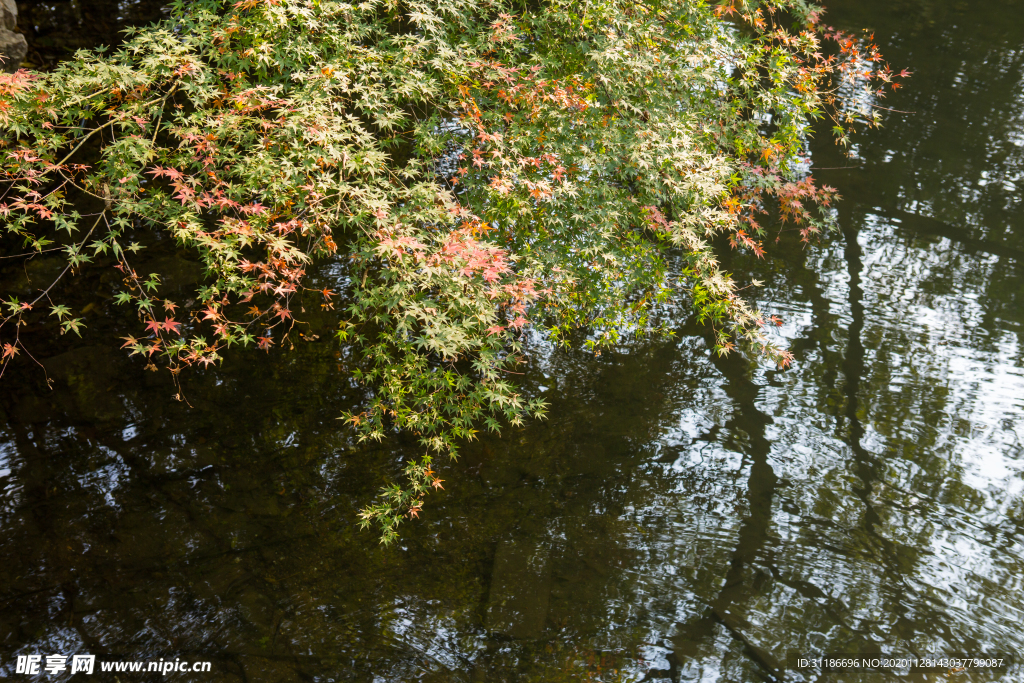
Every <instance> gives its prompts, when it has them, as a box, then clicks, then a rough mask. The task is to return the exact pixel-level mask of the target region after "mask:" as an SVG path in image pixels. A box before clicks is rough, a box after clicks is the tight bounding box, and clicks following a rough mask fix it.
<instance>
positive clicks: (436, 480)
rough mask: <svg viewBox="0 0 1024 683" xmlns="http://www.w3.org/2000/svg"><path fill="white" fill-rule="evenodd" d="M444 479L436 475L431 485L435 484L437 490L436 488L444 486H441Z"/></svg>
mask: <svg viewBox="0 0 1024 683" xmlns="http://www.w3.org/2000/svg"><path fill="white" fill-rule="evenodd" d="M442 481H444V479H438V478H437V477H434V480H433V481H432V482H430V485H431V486H433V487H434V489H435V490H436V489H443V488H444V487H443V486H441V482H442Z"/></svg>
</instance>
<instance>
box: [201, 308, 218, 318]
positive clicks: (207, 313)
mask: <svg viewBox="0 0 1024 683" xmlns="http://www.w3.org/2000/svg"><path fill="white" fill-rule="evenodd" d="M219 318H220V313H218V312H217V309H215V308H214V307H213V306H207V307H206V308H205V309H203V320H214V321H216V320H217V319H219Z"/></svg>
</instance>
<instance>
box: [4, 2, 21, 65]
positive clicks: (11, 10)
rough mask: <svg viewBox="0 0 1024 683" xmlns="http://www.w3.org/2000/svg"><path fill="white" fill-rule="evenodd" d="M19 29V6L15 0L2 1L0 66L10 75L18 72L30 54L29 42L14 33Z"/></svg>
mask: <svg viewBox="0 0 1024 683" xmlns="http://www.w3.org/2000/svg"><path fill="white" fill-rule="evenodd" d="M17 27H18V6H17V5H16V4H15V3H14V0H0V60H3V63H2V64H0V66H2V68H3V70H4V71H5V72H7V73H9V74H12V73H14V72H15V71H17V70H18V67H20V66H21V63H22V62H23V61H24V60H25V55H26V54H28V41H26V40H25V36H23V35H21V34H20V33H15V32H14V30H15V29H16V28H17Z"/></svg>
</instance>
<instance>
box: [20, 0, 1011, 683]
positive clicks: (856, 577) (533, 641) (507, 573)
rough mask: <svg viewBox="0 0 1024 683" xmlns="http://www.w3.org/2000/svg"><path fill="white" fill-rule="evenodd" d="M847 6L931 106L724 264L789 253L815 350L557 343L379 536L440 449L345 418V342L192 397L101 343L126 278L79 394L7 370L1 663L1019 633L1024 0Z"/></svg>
mask: <svg viewBox="0 0 1024 683" xmlns="http://www.w3.org/2000/svg"><path fill="white" fill-rule="evenodd" d="M63 4H64V5H67V7H77V6H78V5H75V4H74V3H63ZM83 6H85V5H84V3H83ZM22 7H23V10H22V11H23V15H25V16H27V15H28V14H29V10H31V9H32V8H31V7H29V6H28V4H27V3H25V4H23V5H22ZM33 7H36V8H37V9H38V6H35V5H33ZM119 7H120V6H119ZM126 7H128V5H126ZM122 9H123V8H122ZM39 11H40V12H41V13H42V10H39ZM40 16H42V14H40ZM830 19H831V21H832V22H833V23H835V24H837V25H839V26H842V27H847V28H861V27H870V28H872V29H874V30H875V31H876V38H877V40H878V42H879V44H880V45H881V47H882V49H883V52H884V53H885V54H886V56H887V57H888V58H889V59H890V60H891V61H892V63H893V64H894V65H897V66H898V68H901V67H903V66H908V67H910V68H911V69H912V70H913V71H914V72H915V75H914V77H913V79H912V80H911V81H910V82H909V84H908V87H907V88H906V89H905V90H903V91H901V92H900V94H899V96H898V97H893V98H890V99H888V100H886V101H885V102H883V103H882V104H884V105H885V106H888V107H892V108H895V109H899V110H902V111H908V112H914V113H913V114H897V113H887V116H886V125H885V128H884V129H882V130H879V131H873V132H870V133H868V134H866V135H864V136H862V137H861V138H860V139H859V142H858V144H857V146H856V147H855V148H854V150H853V151H854V156H853V158H851V159H846V158H843V157H842V155H841V154H839V153H837V152H836V151H835V150H833V149H831V148H829V147H828V146H827V145H825V144H824V143H822V144H821V145H819V146H818V147H817V148H816V149H815V153H814V154H815V156H814V158H815V164H816V165H817V166H819V167H822V168H824V169H832V168H834V167H847V168H843V169H840V170H821V171H820V172H819V176H820V177H821V179H822V180H824V181H826V182H828V183H829V184H832V185H834V186H836V187H838V188H839V190H840V192H841V193H842V194H843V196H844V201H843V202H842V204H841V205H840V207H839V212H840V219H841V224H842V232H841V234H837V235H834V236H833V237H831V238H830V239H828V240H826V241H825V242H824V243H823V244H822V245H821V246H820V247H817V248H814V249H803V248H801V247H800V246H798V245H796V244H792V243H789V242H786V241H783V243H782V244H781V245H779V247H778V249H777V250H776V253H777V255H778V258H777V259H776V260H774V261H772V262H771V263H770V264H768V265H766V264H764V263H755V262H751V261H748V260H742V261H737V262H735V263H732V264H729V265H730V267H731V268H733V269H734V270H735V271H736V272H739V273H747V274H748V276H754V277H758V278H761V279H764V280H766V281H767V282H768V283H769V286H768V287H767V288H766V290H763V291H764V292H765V294H764V303H765V304H766V306H767V307H770V308H771V309H772V310H773V311H776V312H780V311H781V312H782V313H784V314H785V315H786V318H787V320H788V323H787V324H786V326H785V327H784V328H783V333H784V334H785V336H786V338H787V342H788V344H789V346H790V348H791V349H792V350H793V351H794V352H795V354H796V361H795V364H794V368H793V369H792V370H790V371H787V372H776V371H774V370H770V369H765V368H755V367H752V366H750V365H749V364H747V363H745V362H743V361H741V360H739V359H730V360H728V361H722V360H719V359H717V358H712V357H709V355H708V354H707V350H706V348H707V346H706V341H705V338H704V337H703V336H702V335H701V333H700V330H699V329H697V328H696V327H694V326H693V325H692V323H690V322H688V321H686V320H683V319H680V321H679V322H678V325H677V332H678V333H679V336H678V337H677V340H676V341H672V342H658V343H649V344H646V345H640V346H635V347H630V348H624V349H621V350H620V352H618V353H613V354H605V355H604V356H602V357H600V358H596V359H595V358H592V357H589V356H586V355H585V354H574V353H563V352H553V351H550V350H547V349H545V348H544V347H543V345H538V346H537V348H536V349H535V351H536V354H535V362H534V363H533V364H532V365H531V367H530V370H529V372H528V374H527V375H526V376H525V377H524V379H523V382H524V385H525V386H526V387H527V389H528V391H530V392H532V393H535V394H542V395H544V396H545V397H546V398H547V400H549V401H550V403H551V417H550V419H549V420H547V421H544V422H539V423H533V424H528V425H526V426H525V427H523V428H522V429H507V430H506V431H505V432H504V434H503V436H502V437H501V438H496V437H489V438H484V439H483V440H482V441H481V442H479V443H477V444H474V445H472V446H470V447H468V448H467V449H466V453H465V456H464V457H463V458H462V459H461V460H460V461H459V462H458V463H457V464H454V465H450V466H445V468H444V471H443V473H442V477H443V478H444V479H445V480H446V490H445V491H443V492H439V493H438V494H436V495H432V496H431V497H430V499H429V502H428V506H427V509H426V510H425V511H424V513H423V515H422V519H421V520H420V521H418V522H416V523H413V524H410V525H407V526H406V527H405V532H404V535H403V537H402V542H401V543H400V544H399V545H398V547H394V548H392V549H390V550H382V549H380V548H378V547H377V545H376V539H375V538H374V537H373V536H372V535H371V534H369V533H364V532H360V531H358V530H357V529H356V528H355V525H354V522H355V513H356V511H357V510H358V508H359V507H361V506H362V505H364V504H365V503H366V502H367V501H368V500H370V499H371V497H372V496H373V495H374V494H375V493H376V491H377V489H378V487H379V486H380V485H381V483H382V482H383V481H385V480H386V479H387V478H389V477H394V476H395V475H396V473H397V472H398V471H399V469H400V467H401V460H402V458H403V457H409V456H412V455H416V454H418V451H417V449H416V448H415V446H414V444H412V443H406V442H404V441H402V440H400V439H397V440H395V441H393V442H391V443H386V444H383V445H382V446H381V447H379V448H376V449H366V448H357V447H355V446H354V445H353V444H352V442H351V440H350V435H349V434H347V433H346V432H345V431H344V430H342V429H341V428H340V423H339V422H338V421H337V420H336V419H335V418H336V417H337V415H338V413H339V411H340V409H341V408H343V407H344V406H347V405H350V404H351V403H352V402H353V401H356V400H358V398H359V395H360V394H359V390H358V389H356V388H354V387H353V386H351V385H350V384H349V382H348V380H347V377H346V374H345V369H346V363H348V362H349V361H348V358H347V357H345V356H344V354H341V353H339V351H338V349H337V348H336V347H335V346H334V345H332V344H330V343H323V342H320V341H316V342H311V343H302V344H300V345H297V346H296V348H295V349H294V351H292V352H291V353H287V354H284V355H271V356H270V357H266V356H263V355H262V354H253V355H249V356H244V355H239V356H236V357H234V358H233V359H231V360H230V361H229V362H228V363H226V364H225V366H224V367H223V368H222V369H221V370H218V371H216V372H212V371H211V372H205V373H194V374H192V375H191V376H189V377H188V378H187V380H186V382H185V392H184V393H185V397H186V398H187V401H188V404H187V405H186V404H185V403H183V402H179V401H177V400H175V399H174V395H175V393H176V390H175V389H174V387H173V386H172V385H171V384H170V382H169V380H168V378H167V377H166V376H165V373H151V372H145V371H144V370H142V369H141V367H139V365H137V364H135V363H132V362H129V361H127V360H126V359H124V358H123V357H122V356H121V355H120V354H119V352H118V351H117V350H116V349H114V348H111V347H110V346H109V341H105V340H107V339H108V337H109V331H110V330H109V329H107V328H105V327H104V326H105V325H107V324H108V323H107V322H106V321H107V320H108V319H110V318H111V315H110V313H109V311H110V310H113V309H111V308H110V304H109V302H108V300H107V297H109V291H110V285H109V284H106V283H102V282H101V283H99V284H98V285H97V289H96V291H95V293H90V292H87V291H86V292H82V293H80V296H81V297H84V298H86V299H88V298H89V297H92V299H93V301H92V303H93V304H94V305H93V307H92V309H91V313H89V314H87V315H88V316H89V319H88V322H89V324H90V326H91V327H90V330H89V331H88V332H87V333H86V338H85V340H84V341H83V342H82V344H81V345H80V346H78V347H77V348H74V349H73V350H70V351H69V350H66V349H57V348H54V349H52V351H53V353H52V354H51V356H52V358H51V360H49V361H47V369H48V372H49V375H50V377H51V378H52V379H53V380H54V389H53V390H52V391H49V390H47V389H46V388H45V386H44V385H43V384H42V382H41V380H40V378H39V373H38V372H36V373H32V372H30V371H29V370H28V369H25V370H24V372H23V374H22V375H13V376H12V378H5V384H4V390H3V394H2V395H0V490H2V498H0V557H2V558H3V562H2V563H0V674H2V673H6V674H7V675H14V674H13V670H14V669H13V664H12V660H11V658H12V657H13V656H15V655H17V654H32V653H36V654H44V655H45V654H51V653H64V654H71V653H73V652H82V653H94V654H95V653H99V654H109V655H111V656H116V655H120V656H123V657H124V658H126V659H138V660H143V659H153V660H155V659H159V658H165V659H174V658H181V659H183V660H190V661H192V660H209V661H211V662H212V671H211V673H208V674H201V675H200V674H195V675H193V674H177V677H176V678H175V676H174V675H171V676H169V677H168V678H169V679H171V680H196V681H232V682H234V681H247V682H257V681H259V682H262V681H268V682H269V681H274V682H276V681H366V682H367V683H369V682H371V681H372V682H377V681H407V680H422V681H431V682H433V681H437V682H442V681H444V682H448V681H452V682H455V681H563V680H564V681H579V680H607V681H617V680H624V681H625V680H640V679H643V678H645V677H646V679H647V680H653V679H670V680H673V681H707V682H732V681H735V682H743V681H760V680H770V677H771V676H772V668H773V667H779V666H783V667H784V666H785V663H786V657H787V653H789V652H793V651H800V652H805V653H816V654H821V653H843V652H851V653H856V652H892V653H918V654H925V653H946V654H954V653H975V652H990V653H1006V654H1010V655H1019V656H1020V655H1024V627H1022V626H1021V617H1022V610H1024V586H1022V581H1024V444H1022V438H1024V345H1022V341H1024V340H1022V329H1024V328H1022V325H1024V214H1022V208H1024V207H1022V197H1021V183H1022V182H1024V3H1022V2H1019V1H1018V2H1013V1H1009V0H994V1H992V2H988V3H975V2H961V1H958V0H957V1H954V0H917V1H912V0H895V1H893V0H886V1H882V0H871V1H869V2H865V1H860V2H856V1H853V0H844V1H843V2H838V1H837V2H833V3H832V8H831V14H830ZM40 30H42V29H40ZM41 62H42V58H41V57H40V63H41ZM165 251H167V250H165ZM156 253H157V256H155V257H154V258H165V259H173V258H174V254H173V253H171V252H170V251H167V253H164V254H163V255H160V254H161V252H160V251H159V250H156ZM51 268H53V264H52V263H49V262H47V261H45V260H40V261H37V262H33V263H32V264H30V265H29V266H28V267H27V268H22V269H21V270H18V271H15V270H12V269H11V268H7V270H5V271H4V273H3V274H2V275H3V277H4V278H5V279H8V280H10V279H11V278H24V279H25V283H26V286H29V285H30V283H31V282H32V281H34V278H43V277H45V274H46V272H47V270H48V269H51ZM181 270H182V271H183V272H182V274H181V279H182V282H188V280H189V273H188V272H187V271H188V270H189V269H188V267H187V264H186V265H183V266H182V267H181ZM321 276H322V277H323V278H325V279H328V278H330V277H331V273H330V272H329V271H327V272H324V273H322V275H321ZM172 284H173V283H172ZM314 323H315V320H314ZM109 324H113V323H109ZM105 335H106V336H105ZM38 343H39V344H40V345H42V346H43V347H44V348H43V350H45V344H46V342H45V340H39V342H38ZM44 355H45V354H44ZM784 675H785V677H786V678H787V680H793V681H799V680H804V681H810V680H817V681H871V682H874V681H889V680H915V681H940V680H941V681H946V680H956V681H987V680H1006V681H1019V680H1022V677H1024V673H1022V671H1020V670H1017V671H1013V670H1011V671H1007V672H1002V673H1000V672H987V673H984V672H970V673H964V674H955V675H946V674H933V673H929V674H923V673H915V674H914V675H913V676H907V677H899V676H895V675H890V674H882V673H875V674H837V673H824V674H822V673H819V672H815V671H809V672H807V671H805V672H802V673H801V672H795V671H786V672H785V673H784ZM147 676H149V678H147ZM190 676H194V677H190ZM101 677H102V675H101V674H97V678H101ZM158 678H159V677H158V676H153V675H151V674H121V675H120V679H119V680H120V681H125V682H126V681H138V680H157V679H158ZM51 680H56V677H51ZM112 680H113V679H112Z"/></svg>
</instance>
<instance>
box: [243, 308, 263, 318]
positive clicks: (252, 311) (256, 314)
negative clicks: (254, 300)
mask: <svg viewBox="0 0 1024 683" xmlns="http://www.w3.org/2000/svg"><path fill="white" fill-rule="evenodd" d="M246 312H247V313H248V314H249V315H251V316H252V317H254V318H258V317H260V316H261V315H263V312H262V311H261V310H260V307H259V306H250V307H249V310H248V311H246Z"/></svg>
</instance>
